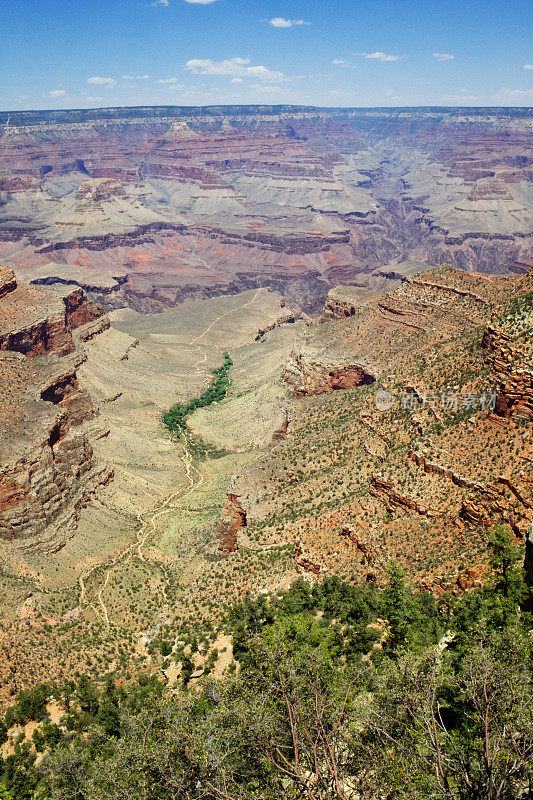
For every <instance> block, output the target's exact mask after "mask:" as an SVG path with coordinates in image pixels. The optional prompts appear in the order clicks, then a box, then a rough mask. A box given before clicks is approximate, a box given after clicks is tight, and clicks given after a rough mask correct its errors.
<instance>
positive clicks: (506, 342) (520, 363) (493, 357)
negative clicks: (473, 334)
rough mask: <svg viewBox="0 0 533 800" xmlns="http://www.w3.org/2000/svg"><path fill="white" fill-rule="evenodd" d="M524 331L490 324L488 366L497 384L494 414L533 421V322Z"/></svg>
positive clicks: (486, 340)
mask: <svg viewBox="0 0 533 800" xmlns="http://www.w3.org/2000/svg"><path fill="white" fill-rule="evenodd" d="M522 327H523V330H520V331H519V332H515V335H514V336H513V334H512V333H511V332H510V331H506V330H504V329H502V328H501V327H496V326H495V325H493V324H491V325H489V326H488V327H487V329H486V331H485V335H484V336H483V350H484V356H485V361H486V363H487V364H488V365H489V366H490V367H491V370H492V373H493V375H494V376H495V378H496V380H497V381H498V391H497V396H496V407H495V409H494V410H495V413H496V414H498V415H499V416H501V417H517V418H518V419H525V420H533V344H532V341H533V320H532V321H530V322H529V324H528V325H527V326H526V325H523V326H522Z"/></svg>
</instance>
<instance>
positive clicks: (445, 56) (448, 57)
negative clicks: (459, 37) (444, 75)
mask: <svg viewBox="0 0 533 800" xmlns="http://www.w3.org/2000/svg"><path fill="white" fill-rule="evenodd" d="M433 58H436V59H437V61H452V60H453V59H454V58H455V56H454V55H452V54H451V53H433Z"/></svg>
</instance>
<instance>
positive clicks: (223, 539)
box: [216, 492, 247, 555]
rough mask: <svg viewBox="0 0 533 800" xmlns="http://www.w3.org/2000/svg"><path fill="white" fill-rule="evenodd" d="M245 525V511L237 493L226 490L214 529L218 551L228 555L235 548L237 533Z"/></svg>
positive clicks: (236, 545)
mask: <svg viewBox="0 0 533 800" xmlns="http://www.w3.org/2000/svg"><path fill="white" fill-rule="evenodd" d="M246 525H247V522H246V511H245V510H244V508H243V506H242V504H241V501H240V499H239V495H237V494H233V493H232V492H228V495H227V497H226V501H225V503H224V505H223V506H222V512H221V515H220V519H219V521H218V524H217V530H216V539H217V541H218V550H219V552H220V553H224V555H229V554H230V553H234V552H235V551H236V550H237V547H238V543H237V535H238V533H239V531H241V530H243V528H245V527H246Z"/></svg>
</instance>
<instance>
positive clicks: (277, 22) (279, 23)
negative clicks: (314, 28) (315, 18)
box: [266, 17, 311, 28]
mask: <svg viewBox="0 0 533 800" xmlns="http://www.w3.org/2000/svg"><path fill="white" fill-rule="evenodd" d="M266 21H267V22H268V24H269V25H272V27H273V28H292V27H294V26H295V25H310V24H311V23H310V22H306V21H305V20H304V19H284V18H283V17H272V19H269V20H266Z"/></svg>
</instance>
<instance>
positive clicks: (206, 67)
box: [183, 58, 286, 81]
mask: <svg viewBox="0 0 533 800" xmlns="http://www.w3.org/2000/svg"><path fill="white" fill-rule="evenodd" d="M183 69H185V70H187V72H191V73H192V74H193V75H229V76H230V77H232V78H260V79H261V80H269V81H284V80H286V78H285V75H284V74H283V72H277V71H276V70H271V69H267V67H264V66H263V65H262V64H258V65H257V66H254V65H253V64H251V63H250V59H249V58H226V59H225V60H224V61H212V60H211V59H210V58H192V59H191V60H190V61H187V63H186V64H185V66H184V67H183Z"/></svg>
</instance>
